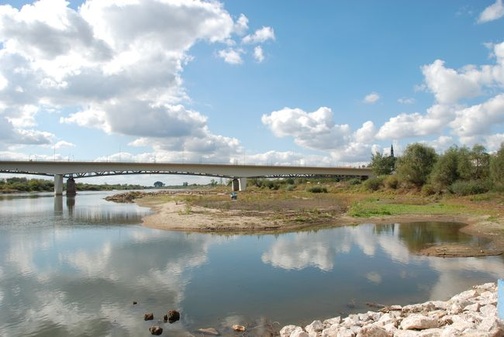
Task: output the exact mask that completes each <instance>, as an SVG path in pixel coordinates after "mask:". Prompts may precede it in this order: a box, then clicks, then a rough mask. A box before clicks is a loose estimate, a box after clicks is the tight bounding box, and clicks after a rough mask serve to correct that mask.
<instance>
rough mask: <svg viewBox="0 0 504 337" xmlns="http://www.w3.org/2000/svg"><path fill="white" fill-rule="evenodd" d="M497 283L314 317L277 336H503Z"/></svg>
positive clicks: (285, 327) (290, 327)
mask: <svg viewBox="0 0 504 337" xmlns="http://www.w3.org/2000/svg"><path fill="white" fill-rule="evenodd" d="M497 297H498V296H497V285H496V283H487V284H482V285H478V286H474V287H472V289H469V290H466V291H464V292H462V293H460V294H457V295H455V296H453V297H452V298H450V299H449V300H447V301H428V302H425V303H420V304H412V305H406V306H400V305H392V306H383V308H382V309H381V310H379V311H368V312H366V313H361V314H352V315H349V316H347V317H344V318H342V317H335V318H330V319H326V320H324V321H319V320H317V321H313V322H312V323H311V324H309V325H307V326H306V327H300V326H296V325H288V326H284V327H283V328H282V329H281V330H280V337H318V336H323V337H336V336H374V337H389V336H395V337H396V336H397V337H403V336H404V337H413V336H439V337H451V336H474V337H476V336H478V337H485V336H492V337H502V336H504V322H503V321H502V320H501V319H499V317H498V313H497Z"/></svg>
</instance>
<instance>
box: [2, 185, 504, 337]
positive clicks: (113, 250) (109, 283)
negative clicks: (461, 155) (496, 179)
mask: <svg viewBox="0 0 504 337" xmlns="http://www.w3.org/2000/svg"><path fill="white" fill-rule="evenodd" d="M76 198H77V199H78V200H77V201H76V202H75V204H74V205H72V206H71V207H70V206H69V205H68V204H65V203H64V202H63V204H62V210H61V211H60V212H55V208H54V204H53V200H51V199H47V198H45V199H44V198H42V199H39V203H38V204H37V203H35V204H33V203H32V202H31V200H32V199H31V198H26V199H15V201H14V202H12V203H11V202H10V201H9V200H11V201H12V200H14V199H9V200H3V201H2V202H0V214H1V217H0V331H1V332H0V336H21V335H23V336H24V335H34V336H35V335H36V336H82V335H93V336H104V335H109V336H119V335H120V336H139V335H147V333H148V332H147V329H148V327H149V326H150V324H151V322H144V321H143V314H144V313H145V312H154V314H155V315H156V316H157V317H162V315H163V314H164V313H166V311H167V310H170V309H178V310H180V311H181V312H182V320H181V321H180V322H178V323H175V324H173V325H169V324H167V325H165V326H164V328H165V329H166V330H168V331H167V332H166V333H165V334H167V335H179V334H182V332H183V331H185V330H190V331H193V330H194V329H196V328H199V327H207V326H214V327H217V328H219V327H220V324H230V323H231V322H232V323H233V324H238V323H242V324H243V323H247V322H250V321H251V320H260V319H271V320H274V321H279V322H280V323H281V324H282V325H286V324H292V323H294V324H308V323H310V322H311V321H312V320H313V319H323V318H327V317H333V316H337V315H339V314H342V313H350V312H356V311H367V310H368V309H369V308H367V307H366V306H365V303H366V302H378V303H385V304H392V303H404V304H405V303H412V302H418V301H425V300H427V299H429V298H432V299H445V298H447V297H449V296H451V295H453V294H454V293H456V292H458V291H461V290H465V289H466V288H468V287H469V286H470V285H473V284H476V283H483V282H489V281H495V279H496V278H498V277H503V276H504V275H503V273H504V268H503V267H504V261H503V258H502V257H488V258H460V259H442V258H435V257H427V256H417V255H415V254H412V253H411V252H413V251H415V249H418V248H420V247H421V245H420V244H419V243H418V242H422V244H429V243H432V242H447V241H450V240H459V241H464V240H471V238H470V237H467V236H463V235H462V236H460V233H458V231H457V230H455V229H454V228H455V227H453V228H449V229H447V228H441V227H443V226H445V225H446V224H441V226H439V224H433V223H430V224H427V223H420V224H415V225H414V226H410V227H408V226H407V225H404V224H390V225H383V226H382V225H380V226H375V225H372V224H365V225H361V226H349V227H341V228H334V229H328V230H320V231H316V232H300V233H290V234H282V235H278V236H272V235H261V236H239V235H235V236H218V235H204V234H184V233H178V232H167V231H158V230H151V229H148V228H143V227H141V226H139V225H131V223H132V221H134V220H133V219H139V218H140V217H141V216H142V215H143V214H146V213H147V212H149V211H148V210H146V209H142V208H139V207H137V206H136V205H116V204H111V203H107V202H105V201H103V200H102V199H103V195H100V194H90V195H89V196H87V195H84V197H83V196H82V195H78V196H77V197H76ZM20 200H22V201H21V202H19V201H20ZM41 200H42V201H41ZM67 200H68V199H67ZM29 206H31V207H29ZM16 207H19V208H20V209H23V210H26V211H25V212H23V213H18V212H16V211H15V209H16ZM135 221H137V220H135ZM111 224H113V225H114V226H110V225H111ZM137 224H138V222H137ZM415 226H416V227H418V228H419V229H415V228H412V227H415ZM450 226H451V225H450ZM454 226H455V225H454ZM438 227H439V228H438ZM430 231H433V233H430ZM133 301H137V302H138V304H137V305H133Z"/></svg>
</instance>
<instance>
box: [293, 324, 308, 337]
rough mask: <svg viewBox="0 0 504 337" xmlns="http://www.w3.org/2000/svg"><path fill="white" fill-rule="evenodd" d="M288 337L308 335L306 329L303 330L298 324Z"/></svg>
mask: <svg viewBox="0 0 504 337" xmlns="http://www.w3.org/2000/svg"><path fill="white" fill-rule="evenodd" d="M290 337H310V336H309V335H308V333H307V332H306V331H304V330H303V328H301V327H300V326H298V327H297V328H295V329H294V331H292V332H291V334H290Z"/></svg>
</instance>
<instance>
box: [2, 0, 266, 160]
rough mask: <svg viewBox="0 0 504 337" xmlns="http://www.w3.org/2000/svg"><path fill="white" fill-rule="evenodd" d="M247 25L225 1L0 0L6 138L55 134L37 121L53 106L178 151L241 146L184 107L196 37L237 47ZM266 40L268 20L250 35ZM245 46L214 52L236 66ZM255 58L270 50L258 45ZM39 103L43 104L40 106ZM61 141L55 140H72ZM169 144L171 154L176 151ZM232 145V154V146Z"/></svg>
mask: <svg viewBox="0 0 504 337" xmlns="http://www.w3.org/2000/svg"><path fill="white" fill-rule="evenodd" d="M248 24H249V20H248V18H247V17H246V16H245V15H243V14H241V15H240V16H239V17H238V18H237V20H236V22H234V21H233V19H232V18H231V16H230V14H229V13H228V12H227V11H226V10H224V8H223V6H222V4H220V3H218V2H209V1H201V0H195V1H191V2H179V1H163V0H153V1H148V2H137V1H121V0H110V1H86V2H84V3H83V4H82V6H81V7H80V8H79V9H78V10H74V9H72V8H70V7H68V2H66V1H64V0H40V1H37V2H35V3H33V4H31V5H25V6H23V7H22V8H21V9H16V8H13V7H11V6H9V5H1V6H0V46H1V47H2V48H1V49H0V64H1V65H2V66H1V75H0V114H1V117H2V119H1V121H2V122H1V125H2V129H5V130H4V131H5V132H3V133H2V139H4V140H5V142H6V143H9V144H13V143H16V142H18V143H19V144H28V143H29V142H30V140H31V141H32V142H33V143H35V144H40V143H47V142H48V141H52V140H54V139H55V137H54V135H52V134H50V133H47V132H44V131H37V130H33V128H34V127H36V126H37V124H38V123H37V119H38V118H42V117H41V115H42V114H43V113H47V111H49V110H55V111H56V112H57V113H59V114H61V116H60V118H59V120H60V123H62V124H75V125H77V126H80V127H90V128H96V129H100V130H102V131H104V132H106V133H110V134H111V133H115V134H123V135H128V136H133V137H138V139H145V141H144V143H145V144H147V145H146V146H153V148H164V147H166V146H163V145H161V144H162V143H163V142H162V141H160V139H161V138H164V137H168V138H171V139H174V138H176V139H177V142H173V143H179V144H183V145H184V146H185V150H184V149H183V148H179V149H178V151H180V152H182V151H184V152H189V151H190V150H191V151H192V150H194V151H195V156H196V155H199V154H200V153H206V152H209V151H210V150H209V149H210V148H212V146H210V145H208V144H213V146H214V148H213V150H212V151H218V150H219V149H225V150H231V149H232V150H234V151H237V150H238V149H239V143H238V141H237V140H236V139H230V138H227V137H223V136H219V135H214V134H212V133H211V132H210V131H209V130H208V129H207V124H206V117H204V116H203V115H201V114H200V113H199V112H196V111H193V110H189V109H187V108H185V107H184V106H183V104H184V103H185V102H188V101H190V99H189V97H188V95H187V93H186V92H185V88H184V86H183V81H182V77H181V74H182V71H183V68H184V66H185V65H186V64H187V62H189V61H191V60H192V56H191V55H189V54H188V52H189V50H190V49H191V47H192V46H194V45H195V44H196V43H199V42H200V41H206V42H209V43H214V44H215V43H221V44H223V45H226V46H232V45H233V44H235V42H234V41H233V34H237V35H239V36H244V35H245V34H246V32H247V30H248ZM235 37H236V36H235ZM269 39H274V34H273V30H272V29H271V28H269V27H264V28H263V29H260V30H258V31H256V32H255V33H254V34H252V35H249V36H248V37H246V40H248V41H250V43H259V42H264V41H266V40H269ZM245 53H246V51H245V50H244V49H237V48H234V49H232V48H231V47H229V49H226V50H222V51H220V52H218V55H219V56H220V57H222V58H223V59H224V60H225V61H226V62H228V63H233V64H239V63H242V62H243V60H242V54H245ZM254 56H255V58H256V59H257V60H259V61H261V60H262V59H263V57H264V56H263V55H262V50H261V49H260V48H259V49H256V51H255V54H254ZM41 103H43V107H44V109H45V110H41V109H40V108H39V109H37V108H35V107H38V106H40V104H41ZM7 107H8V108H7ZM65 142H66V141H65V140H60V143H59V144H70V142H66V143H65ZM226 142H228V144H227V145H224V143H226ZM165 143H166V142H165ZM197 146H201V147H202V148H201V149H195V148H196V147H197ZM168 147H169V151H170V155H169V156H170V157H173V156H175V154H174V153H175V151H176V149H175V148H174V147H173V146H168ZM172 151H173V152H172ZM226 153H227V156H228V157H227V159H226V160H229V156H230V155H233V153H230V152H226ZM213 156H215V157H219V159H222V156H221V155H216V154H215V153H213ZM179 157H180V155H179Z"/></svg>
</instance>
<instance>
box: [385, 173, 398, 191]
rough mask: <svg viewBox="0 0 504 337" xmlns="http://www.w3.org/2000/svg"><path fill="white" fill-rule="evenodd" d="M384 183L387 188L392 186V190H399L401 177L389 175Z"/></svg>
mask: <svg viewBox="0 0 504 337" xmlns="http://www.w3.org/2000/svg"><path fill="white" fill-rule="evenodd" d="M383 184H384V185H385V187H386V188H390V189H392V190H397V189H398V188H399V178H397V176H396V175H395V174H394V175H390V176H387V177H386V178H385V180H384V181H383Z"/></svg>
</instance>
